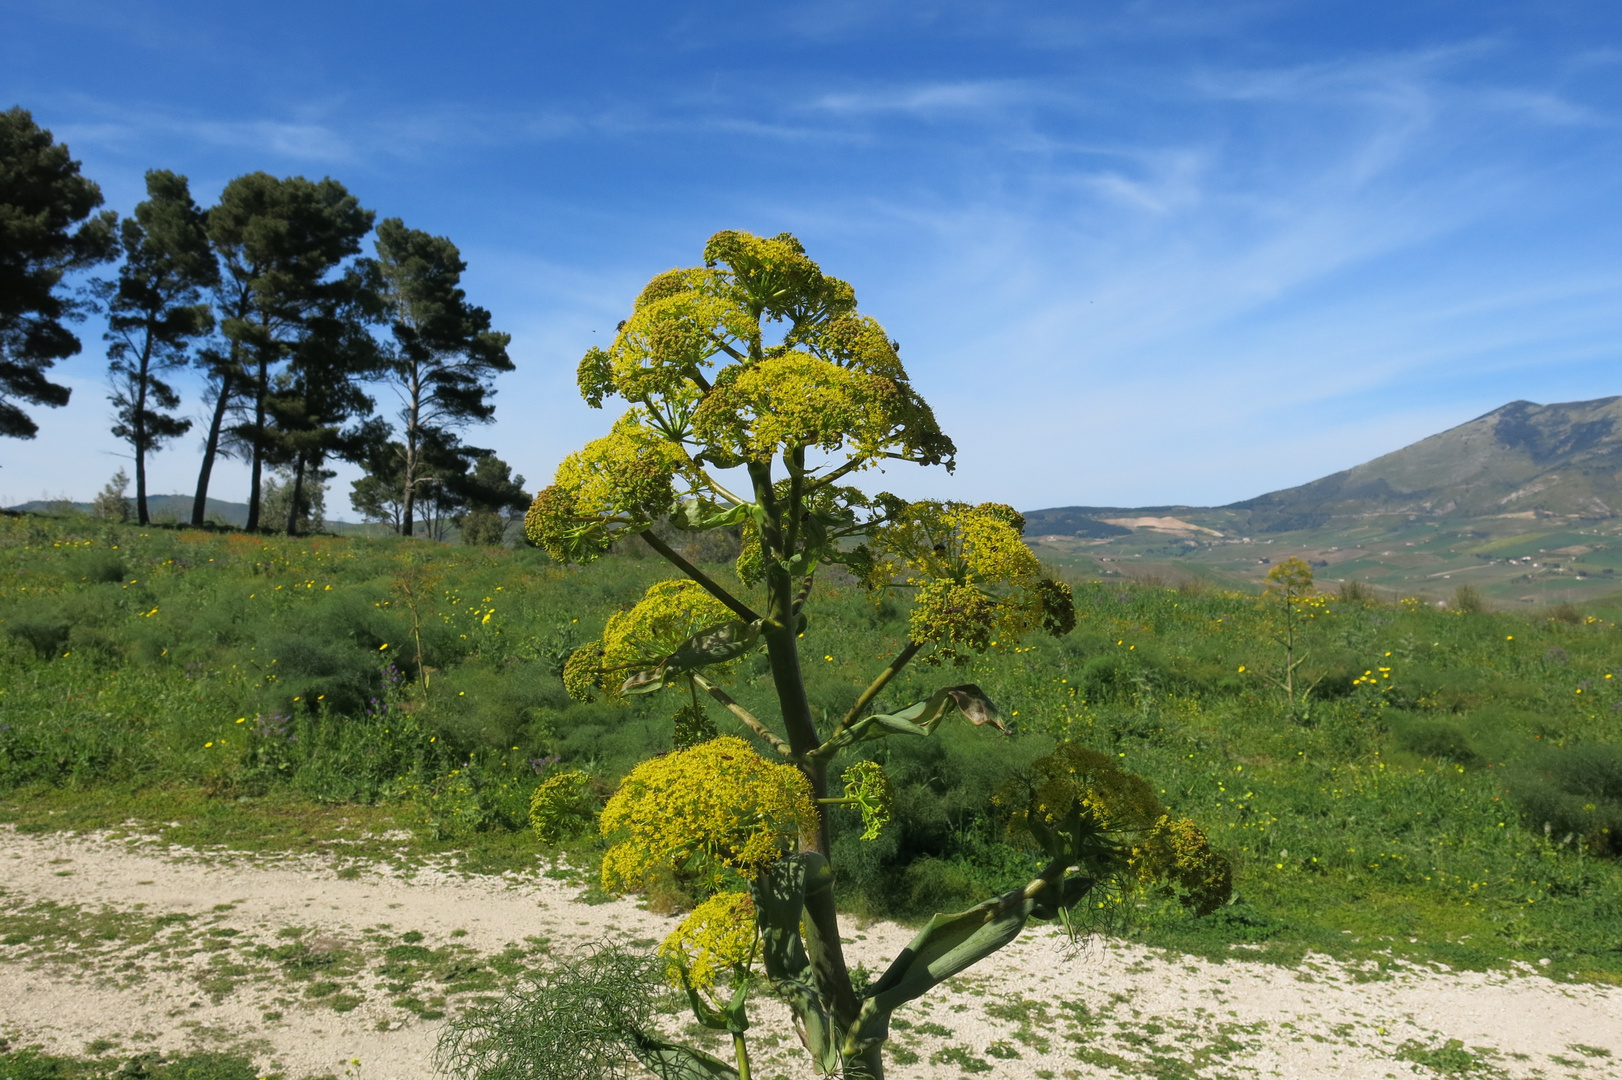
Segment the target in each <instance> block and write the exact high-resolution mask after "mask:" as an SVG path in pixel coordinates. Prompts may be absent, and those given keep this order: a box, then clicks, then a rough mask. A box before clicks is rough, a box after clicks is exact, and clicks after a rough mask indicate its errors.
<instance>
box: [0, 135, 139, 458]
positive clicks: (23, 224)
mask: <svg viewBox="0 0 1622 1080" xmlns="http://www.w3.org/2000/svg"><path fill="white" fill-rule="evenodd" d="M100 205H101V189H100V188H99V187H97V186H96V184H95V182H94V181H92V180H89V179H86V178H85V177H83V176H81V175H80V174H79V163H78V162H77V161H74V160H73V158H72V157H71V156H70V155H69V154H68V148H67V147H66V146H63V145H60V144H58V143H56V142H55V141H54V140H53V139H52V137H51V133H50V132H49V131H47V130H45V129H43V128H41V127H40V126H39V125H38V124H36V123H34V118H33V116H32V115H31V114H30V113H29V112H28V110H26V109H24V108H21V107H17V108H13V109H9V110H7V111H5V112H0V435H7V436H10V437H11V438H14V439H32V438H33V437H34V436H35V435H36V434H37V433H38V431H39V425H38V424H36V423H34V421H33V419H32V418H30V417H29V415H28V414H27V413H26V412H24V411H23V410H22V409H21V407H19V406H18V404H17V402H23V403H26V404H29V405H44V406H46V407H48V408H53V409H54V408H60V407H61V406H63V405H66V404H67V403H68V395H69V394H70V392H71V391H70V390H69V388H68V387H66V386H63V385H61V384H60V383H53V382H51V381H50V380H49V379H48V378H46V377H45V373H46V372H47V371H49V370H50V368H51V367H52V366H53V365H54V364H55V363H56V361H58V360H61V359H63V358H64V357H68V356H72V355H74V354H75V353H77V352H78V351H79V348H80V344H79V339H78V338H77V337H75V336H74V335H73V333H72V332H71V331H69V330H68V328H67V327H65V326H64V325H62V324H63V323H64V322H66V321H72V320H74V319H76V318H79V317H82V315H83V312H84V310H85V307H86V305H85V304H84V302H82V301H80V300H77V299H75V298H73V297H71V296H67V295H64V294H63V293H62V291H61V284H62V279H63V277H65V276H66V275H67V274H69V273H71V272H73V271H76V270H84V269H87V268H89V267H91V266H94V265H96V264H97V263H102V262H106V261H107V260H108V259H110V258H112V257H113V254H114V250H115V246H116V245H115V241H114V237H113V228H114V225H115V224H116V222H117V216H116V215H115V214H114V213H113V212H112V211H110V210H106V211H103V212H102V213H100V214H97V215H96V216H94V217H92V216H91V214H92V212H93V211H94V210H95V209H96V207H98V206H100ZM75 226H77V228H75Z"/></svg>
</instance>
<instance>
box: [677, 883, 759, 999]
mask: <svg viewBox="0 0 1622 1080" xmlns="http://www.w3.org/2000/svg"><path fill="white" fill-rule="evenodd" d="M758 937H759V933H758V931H757V929H756V925H755V902H754V899H753V898H752V897H751V896H750V895H749V894H748V893H746V892H724V893H717V894H716V895H714V896H712V897H710V898H709V899H708V900H706V901H704V902H703V903H702V904H700V905H698V907H696V908H694V909H693V911H692V914H690V915H688V916H687V918H685V919H683V920H682V921H681V925H680V926H678V927H676V929H675V931H674V932H673V933H672V934H671V935H670V936H669V937H667V938H665V940H664V944H662V945H660V946H659V954H660V955H661V956H663V957H664V958H665V959H667V960H669V961H670V962H671V967H672V969H673V970H672V975H674V976H676V979H675V980H673V981H680V980H682V979H685V980H686V982H687V984H688V985H690V986H692V987H693V988H694V989H697V990H708V989H711V988H713V987H714V986H715V985H716V984H717V983H718V982H721V981H722V980H723V979H725V978H726V977H727V976H728V975H730V974H731V973H732V971H733V970H734V969H736V968H747V967H748V966H749V965H750V964H751V963H752V962H753V960H754V956H755V946H756V942H757V940H758Z"/></svg>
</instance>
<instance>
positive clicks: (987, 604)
mask: <svg viewBox="0 0 1622 1080" xmlns="http://www.w3.org/2000/svg"><path fill="white" fill-rule="evenodd" d="M884 509H885V519H886V520H885V523H884V525H883V526H881V527H880V528H878V529H877V530H875V532H874V534H873V541H872V543H871V545H869V547H868V548H867V549H866V558H867V562H866V564H865V565H864V566H861V567H858V568H857V570H858V572H859V574H860V576H861V578H862V582H863V584H864V585H866V586H867V587H868V588H869V589H875V590H876V589H884V588H889V587H891V586H893V585H898V584H905V585H909V586H913V587H915V588H916V589H917V590H918V591H917V593H916V599H915V601H914V605H913V611H912V617H911V622H910V626H909V636H910V637H911V638H912V640H914V641H919V642H928V643H931V644H933V645H935V649H934V651H933V652H931V653H928V654H926V655H925V656H924V658H923V659H924V662H925V663H935V664H938V663H940V662H942V661H944V660H951V661H953V662H954V663H957V664H960V665H961V664H966V663H968V662H969V661H970V660H972V659H973V658H974V656H975V655H976V654H979V653H983V652H985V651H986V650H988V649H990V648H992V647H993V646H996V645H1003V646H1004V647H1012V645H1013V644H1014V643H1015V642H1016V641H1017V640H1019V638H1021V637H1022V636H1024V635H1025V634H1028V633H1030V632H1031V631H1033V630H1037V629H1040V630H1042V631H1044V632H1046V633H1049V634H1052V635H1054V636H1055V637H1058V636H1062V635H1064V634H1067V633H1069V632H1070V631H1071V630H1072V629H1074V628H1075V625H1076V610H1075V603H1074V600H1073V598H1072V596H1071V592H1070V587H1069V586H1068V585H1066V584H1064V583H1063V582H1061V581H1053V580H1050V579H1048V578H1045V577H1043V576H1042V567H1041V564H1040V563H1038V562H1037V560H1036V556H1035V555H1033V554H1032V553H1031V549H1030V548H1029V547H1027V546H1026V545H1025V541H1024V540H1023V539H1022V538H1021V532H1022V530H1023V529H1024V527H1025V519H1024V518H1023V517H1022V516H1021V515H1020V514H1019V513H1018V512H1017V511H1016V510H1014V509H1013V508H1012V507H1010V506H1004V505H1003V504H1001V503H981V504H980V505H979V506H970V505H968V504H967V503H954V502H916V503H901V502H900V501H899V500H897V501H896V502H895V503H894V504H891V505H888V506H885V508H884Z"/></svg>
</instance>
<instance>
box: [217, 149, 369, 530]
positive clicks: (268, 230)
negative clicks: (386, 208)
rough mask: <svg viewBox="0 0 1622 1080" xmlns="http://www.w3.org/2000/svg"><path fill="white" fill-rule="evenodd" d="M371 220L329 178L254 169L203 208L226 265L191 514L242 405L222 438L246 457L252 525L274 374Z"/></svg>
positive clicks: (340, 282) (256, 521)
mask: <svg viewBox="0 0 1622 1080" xmlns="http://www.w3.org/2000/svg"><path fill="white" fill-rule="evenodd" d="M372 218H373V214H372V212H371V211H370V210H365V209H362V208H361V206H360V203H359V202H358V201H357V200H356V199H355V197H354V196H353V195H351V194H349V192H348V190H346V189H345V188H344V186H343V185H342V184H340V183H338V182H337V181H336V180H333V179H331V178H327V179H324V180H321V181H320V182H314V181H310V180H306V179H305V178H304V177H302V176H294V177H289V178H287V179H283V180H278V179H277V178H276V177H273V176H271V175H269V174H268V173H262V172H258V173H249V174H248V175H246V176H239V177H237V178H236V179H235V180H233V181H231V182H230V183H229V184H227V185H226V187H225V191H224V193H222V195H221V196H220V203H219V205H218V206H216V207H214V208H213V209H212V210H210V211H209V213H208V232H209V239H210V241H211V242H212V243H213V245H214V248H215V251H216V253H217V254H218V255H219V256H220V259H221V262H222V264H223V267H224V275H223V278H222V284H221V289H220V295H219V296H218V297H217V300H216V304H217V306H218V307H219V308H220V311H219V314H220V329H221V332H222V333H223V334H224V336H225V339H226V341H227V342H228V351H227V352H226V353H224V354H221V355H220V356H219V357H218V364H219V366H218V372H219V382H218V386H217V390H216V399H215V416H214V419H213V421H212V423H211V427H210V432H209V446H208V448H206V449H205V453H204V461H203V469H202V472H201V473H200V475H199V478H198V490H197V499H196V502H195V503H194V505H193V510H192V514H193V519H194V520H196V518H197V517H198V515H199V513H200V511H201V508H202V507H203V506H204V505H205V502H206V499H207V495H208V490H207V487H208V477H209V475H210V471H211V470H212V468H213V458H214V454H215V453H217V452H218V447H219V439H220V437H221V431H220V426H221V423H222V422H223V419H224V417H225V415H226V413H227V411H228V410H229V409H231V408H232V407H233V406H235V405H237V404H238V403H239V402H240V404H241V407H242V410H243V412H244V413H245V414H246V415H245V417H244V419H243V420H242V422H240V423H238V424H236V425H234V427H233V428H232V430H231V431H230V432H229V434H230V435H232V436H233V437H234V438H235V439H236V440H237V441H238V442H239V443H240V444H241V446H242V448H243V451H244V452H245V453H246V454H247V455H248V457H249V458H250V460H251V462H252V466H251V470H250V472H251V481H250V487H249V492H248V522H247V528H248V529H250V530H253V529H258V528H259V526H260V499H261V495H262V492H261V482H262V480H263V473H264V466H265V464H266V453H267V451H268V450H271V448H272V441H273V438H272V433H271V416H270V413H269V405H270V398H271V394H272V392H273V391H274V390H275V389H276V383H275V376H276V374H277V373H278V371H279V369H280V367H281V365H282V364H283V363H284V362H286V361H287V360H288V359H289V358H290V357H291V356H292V355H293V354H294V353H295V351H296V350H297V349H298V348H299V347H300V345H301V344H302V343H304V341H305V339H306V338H307V337H309V336H310V333H311V326H312V323H314V322H315V321H316V320H318V319H321V318H324V317H327V315H328V314H329V312H330V310H331V308H332V305H333V304H334V303H335V302H337V301H338V299H339V298H340V297H341V296H342V294H343V293H344V291H345V290H347V289H349V288H350V287H351V286H352V282H351V280H350V275H348V274H345V273H340V272H339V271H340V268H341V267H342V266H343V263H344V260H346V259H348V258H349V257H350V256H352V255H355V254H357V253H358V252H359V251H360V242H361V239H362V238H363V237H364V236H365V235H366V234H367V232H369V231H370V230H371V227H372ZM335 275H336V277H335Z"/></svg>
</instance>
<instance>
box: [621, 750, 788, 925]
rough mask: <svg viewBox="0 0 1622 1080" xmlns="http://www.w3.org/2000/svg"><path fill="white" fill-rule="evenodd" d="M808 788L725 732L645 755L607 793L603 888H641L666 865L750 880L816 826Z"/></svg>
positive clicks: (702, 876) (689, 875) (695, 875)
mask: <svg viewBox="0 0 1622 1080" xmlns="http://www.w3.org/2000/svg"><path fill="white" fill-rule="evenodd" d="M816 823H817V811H816V805H815V804H814V803H813V802H812V799H811V785H810V784H809V783H807V782H806V779H805V777H804V776H803V775H802V774H801V773H800V771H799V770H798V769H796V768H795V767H794V766H792V765H775V764H773V763H771V762H769V761H767V760H766V759H765V758H763V757H761V756H760V755H759V754H757V753H755V751H754V749H753V748H752V747H751V746H750V745H749V744H748V743H746V742H744V741H743V740H742V739H739V738H735V737H732V736H726V737H723V738H719V739H712V740H710V741H709V742H706V743H700V744H699V745H697V746H694V747H691V748H690V749H687V750H678V751H676V752H674V753H671V754H666V755H664V756H663V757H657V758H653V759H652V760H650V761H644V762H643V763H642V764H640V765H638V766H637V767H636V768H635V769H633V770H631V774H630V775H629V776H627V777H626V778H625V782H624V783H623V784H621V785H620V788H619V790H618V791H616V792H615V793H614V795H613V797H612V798H610V799H609V800H608V805H607V807H605V808H604V810H603V815H602V819H601V824H602V831H603V835H604V836H605V837H608V838H610V839H611V840H613V841H614V843H613V846H612V847H610V848H609V849H608V852H607V854H606V855H604V856H603V888H605V889H607V890H608V891H609V892H615V893H619V892H625V891H628V890H632V889H638V888H643V887H645V886H646V885H647V884H648V883H649V882H650V881H652V880H653V879H654V878H655V877H656V876H658V875H659V874H660V873H661V872H667V873H671V874H674V875H676V877H677V878H678V879H683V880H686V881H696V882H698V883H699V884H701V885H707V886H710V887H713V886H715V885H717V884H720V883H721V882H722V881H724V880H725V878H726V877H727V876H728V875H727V872H728V871H731V872H733V873H736V874H738V875H741V876H742V877H744V878H748V879H752V878H753V877H754V875H755V874H756V873H757V872H758V871H759V870H760V868H761V867H762V866H764V865H765V864H766V863H769V862H772V861H774V860H776V859H780V858H782V857H783V856H784V855H787V854H789V853H790V852H792V851H794V850H795V848H796V847H798V845H799V839H800V836H801V834H802V833H803V834H806V835H811V834H813V833H814V832H815V830H816Z"/></svg>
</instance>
